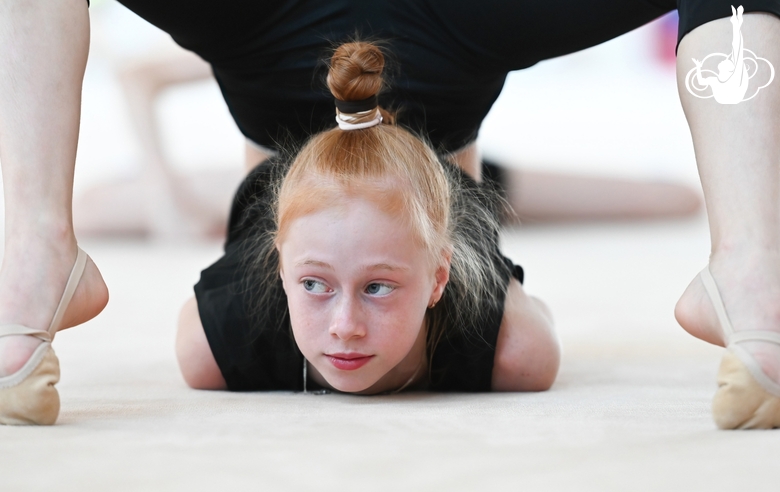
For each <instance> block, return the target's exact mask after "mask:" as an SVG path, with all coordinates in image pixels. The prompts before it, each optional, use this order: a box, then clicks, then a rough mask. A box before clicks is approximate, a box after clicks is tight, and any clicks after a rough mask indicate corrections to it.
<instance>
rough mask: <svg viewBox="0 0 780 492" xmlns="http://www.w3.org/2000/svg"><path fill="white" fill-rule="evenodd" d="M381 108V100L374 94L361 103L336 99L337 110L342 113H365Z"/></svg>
mask: <svg viewBox="0 0 780 492" xmlns="http://www.w3.org/2000/svg"><path fill="white" fill-rule="evenodd" d="M377 106H379V98H378V97H376V94H374V95H373V96H371V97H367V98H365V99H361V100H360V101H342V100H341V99H336V108H337V109H338V110H339V111H341V112H342V113H365V112H367V111H371V110H372V109H376V107H377Z"/></svg>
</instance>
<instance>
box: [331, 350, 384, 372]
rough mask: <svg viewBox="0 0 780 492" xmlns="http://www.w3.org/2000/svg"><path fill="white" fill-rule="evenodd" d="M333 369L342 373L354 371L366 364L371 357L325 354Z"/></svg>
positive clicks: (352, 353)
mask: <svg viewBox="0 0 780 492" xmlns="http://www.w3.org/2000/svg"><path fill="white" fill-rule="evenodd" d="M325 356H326V357H327V358H328V360H329V361H330V363H331V364H333V367H335V368H336V369H341V370H342V371H354V370H355V369H360V368H361V367H363V366H364V365H366V364H368V362H369V361H370V360H371V358H372V357H374V356H373V355H364V354H359V353H355V352H351V353H346V354H345V353H337V354H325Z"/></svg>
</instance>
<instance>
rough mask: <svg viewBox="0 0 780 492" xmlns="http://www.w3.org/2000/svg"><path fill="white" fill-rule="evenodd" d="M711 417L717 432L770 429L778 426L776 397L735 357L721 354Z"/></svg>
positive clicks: (779, 407) (779, 411)
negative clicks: (718, 430) (721, 430)
mask: <svg viewBox="0 0 780 492" xmlns="http://www.w3.org/2000/svg"><path fill="white" fill-rule="evenodd" d="M712 415H713V417H714V418H715V423H716V424H717V426H718V427H719V428H721V429H772V428H774V427H780V398H778V397H777V396H775V395H773V394H771V393H769V392H768V391H766V390H765V389H764V388H763V387H762V386H761V385H760V384H758V382H757V381H756V378H754V377H753V375H752V374H751V373H750V371H749V370H748V368H747V367H746V366H745V364H743V363H742V361H741V360H739V357H737V356H736V355H734V354H733V353H732V352H731V351H727V352H726V353H725V354H724V355H723V360H722V361H721V363H720V370H719V371H718V391H717V392H716V393H715V398H713V400H712Z"/></svg>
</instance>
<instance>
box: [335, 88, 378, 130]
mask: <svg viewBox="0 0 780 492" xmlns="http://www.w3.org/2000/svg"><path fill="white" fill-rule="evenodd" d="M335 101H336V123H338V124H339V128H340V129H342V130H346V131H349V130H362V129H364V128H371V127H372V126H376V125H378V124H380V123H382V114H381V113H380V112H379V100H378V98H377V97H376V94H374V95H373V96H371V97H367V98H365V99H361V100H360V101H342V100H341V99H336V100H335ZM371 113H374V117H373V118H371V119H369V120H367V119H366V118H367V117H369V116H371Z"/></svg>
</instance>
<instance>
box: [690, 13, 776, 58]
mask: <svg viewBox="0 0 780 492" xmlns="http://www.w3.org/2000/svg"><path fill="white" fill-rule="evenodd" d="M732 5H733V6H734V8H736V7H738V6H739V5H742V6H743V7H744V9H745V13H748V12H768V13H772V14H775V15H776V16H778V17H780V0H746V1H734V0H680V1H678V7H677V12H678V14H679V17H680V23H679V26H678V29H677V47H678V48H679V46H680V41H682V38H683V37H684V36H685V35H686V34H688V33H689V32H691V31H692V30H694V29H695V28H697V27H699V26H700V25H702V24H705V23H707V22H711V21H714V20H715V19H720V18H723V17H731V6H732ZM676 52H677V51H676V48H675V53H676Z"/></svg>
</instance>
